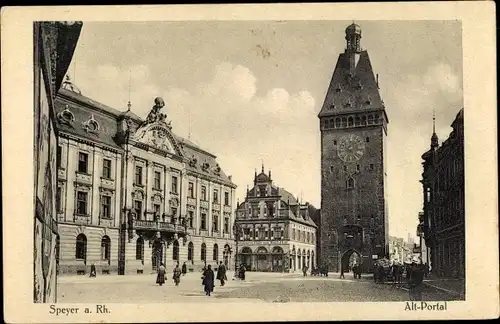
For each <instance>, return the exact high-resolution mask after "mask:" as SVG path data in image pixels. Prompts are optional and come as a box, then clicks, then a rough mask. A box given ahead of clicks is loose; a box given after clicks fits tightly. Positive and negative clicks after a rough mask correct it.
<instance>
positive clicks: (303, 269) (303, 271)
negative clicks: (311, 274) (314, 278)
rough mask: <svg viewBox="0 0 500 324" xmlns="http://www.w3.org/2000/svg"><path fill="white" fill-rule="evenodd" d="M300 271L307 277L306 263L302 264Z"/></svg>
mask: <svg viewBox="0 0 500 324" xmlns="http://www.w3.org/2000/svg"><path fill="white" fill-rule="evenodd" d="M302 273H303V274H304V277H307V266H306V265H304V266H303V267H302Z"/></svg>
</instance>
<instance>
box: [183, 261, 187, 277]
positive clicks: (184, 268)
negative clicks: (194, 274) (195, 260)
mask: <svg viewBox="0 0 500 324" xmlns="http://www.w3.org/2000/svg"><path fill="white" fill-rule="evenodd" d="M186 273H187V265H186V262H184V263H183V264H182V275H183V276H185V275H186Z"/></svg>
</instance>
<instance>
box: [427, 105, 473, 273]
mask: <svg viewBox="0 0 500 324" xmlns="http://www.w3.org/2000/svg"><path fill="white" fill-rule="evenodd" d="M451 127H452V128H453V131H452V132H451V134H450V136H449V137H448V139H447V140H445V141H444V142H443V143H442V144H441V146H439V142H438V137H437V135H436V132H435V131H434V132H433V134H432V137H431V148H430V150H429V151H427V152H425V153H424V154H423V155H422V159H423V160H424V162H423V169H424V170H423V173H422V180H421V182H422V186H423V194H424V210H423V217H422V219H421V222H420V225H419V228H418V231H419V232H421V233H423V239H424V240H425V245H426V246H427V247H428V248H429V249H430V265H431V268H432V273H433V274H435V275H438V276H442V277H456V278H465V207H464V206H465V204H464V203H465V196H464V191H465V190H464V112H463V109H461V110H460V111H459V112H458V114H457V116H456V118H455V120H454V121H453V123H452V124H451Z"/></svg>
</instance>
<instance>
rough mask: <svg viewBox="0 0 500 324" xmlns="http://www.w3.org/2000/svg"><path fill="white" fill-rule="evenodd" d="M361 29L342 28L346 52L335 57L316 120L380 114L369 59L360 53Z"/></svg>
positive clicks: (374, 78) (376, 85) (353, 25)
mask: <svg viewBox="0 0 500 324" xmlns="http://www.w3.org/2000/svg"><path fill="white" fill-rule="evenodd" d="M360 40H361V28H360V27H359V25H356V24H354V23H353V24H351V25H350V26H348V27H347V28H346V41H347V44H346V50H345V52H344V53H341V54H339V58H338V60H337V65H336V66H335V70H334V72H333V75H332V79H331V81H330V85H329V87H328V90H327V92H326V96H325V101H324V102H323V106H322V108H321V111H320V113H319V114H318V117H319V118H322V117H328V116H335V115H342V114H348V113H356V112H363V111H377V110H378V111H384V116H385V119H386V121H387V122H388V119H387V115H386V114H385V109H384V108H385V107H384V102H383V101H382V98H381V96H380V92H379V87H378V82H377V78H376V77H375V74H374V73H373V68H372V65H371V62H370V57H369V56H368V52H367V51H366V50H361V44H360Z"/></svg>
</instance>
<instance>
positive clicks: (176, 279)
mask: <svg viewBox="0 0 500 324" xmlns="http://www.w3.org/2000/svg"><path fill="white" fill-rule="evenodd" d="M172 279H174V283H175V285H176V286H178V285H179V283H180V282H181V268H179V262H177V264H176V265H175V268H174V275H173V276H172Z"/></svg>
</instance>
